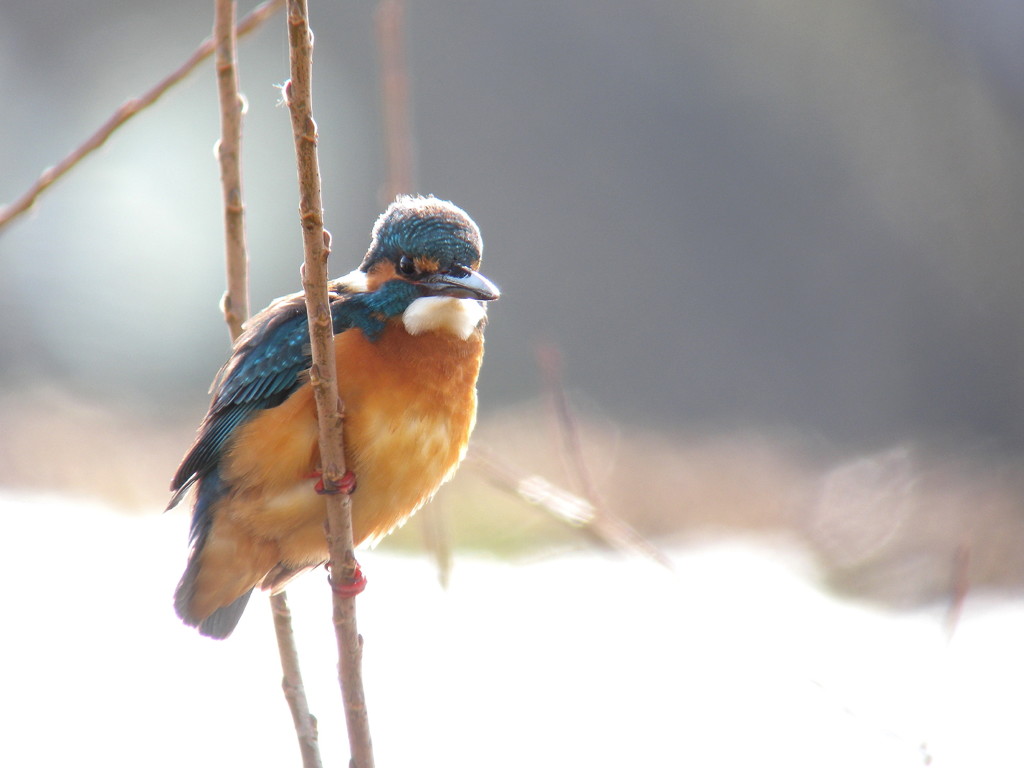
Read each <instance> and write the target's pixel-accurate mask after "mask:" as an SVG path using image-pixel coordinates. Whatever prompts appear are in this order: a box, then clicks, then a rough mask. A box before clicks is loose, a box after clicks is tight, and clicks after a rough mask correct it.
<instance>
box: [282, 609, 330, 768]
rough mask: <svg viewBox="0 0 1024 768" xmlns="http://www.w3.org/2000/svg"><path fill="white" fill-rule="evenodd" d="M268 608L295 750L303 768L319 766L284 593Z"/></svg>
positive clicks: (317, 752) (318, 745) (316, 744)
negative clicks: (274, 634) (295, 741)
mask: <svg viewBox="0 0 1024 768" xmlns="http://www.w3.org/2000/svg"><path fill="white" fill-rule="evenodd" d="M270 607H271V609H272V610H273V612H274V631H275V632H276V633H277V650H278V652H279V653H280V656H281V671H282V673H283V678H282V680H281V687H282V689H284V697H285V699H286V700H287V702H288V709H290V710H291V713H292V722H293V723H294V724H295V734H296V736H298V739H299V750H300V751H301V752H302V766H303V768H320V766H321V765H322V763H321V761H320V744H319V741H318V736H317V730H316V718H315V717H313V715H312V714H310V711H309V703H308V702H307V701H306V688H305V686H303V684H302V671H301V670H300V669H299V654H298V651H297V650H296V648H295V635H294V633H293V632H292V612H291V611H290V610H289V609H288V599H287V597H285V593H284V592H283V591H282V592H278V593H277V594H276V595H274V596H273V597H271V598H270Z"/></svg>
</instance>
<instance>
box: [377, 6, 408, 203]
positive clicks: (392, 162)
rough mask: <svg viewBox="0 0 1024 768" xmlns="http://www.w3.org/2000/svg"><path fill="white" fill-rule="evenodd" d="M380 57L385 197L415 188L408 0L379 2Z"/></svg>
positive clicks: (378, 57)
mask: <svg viewBox="0 0 1024 768" xmlns="http://www.w3.org/2000/svg"><path fill="white" fill-rule="evenodd" d="M376 25H377V60H378V68H379V71H380V90H381V111H382V123H383V127H384V152H385V155H386V158H387V171H388V176H387V179H386V181H385V184H384V200H385V202H390V201H391V200H394V199H395V197H396V196H397V195H401V194H408V193H410V192H413V191H414V189H415V184H416V181H415V171H414V170H413V142H412V128H411V122H410V120H409V71H408V68H407V67H406V63H405V29H404V26H405V3H404V2H403V0H380V2H378V3H377V12H376Z"/></svg>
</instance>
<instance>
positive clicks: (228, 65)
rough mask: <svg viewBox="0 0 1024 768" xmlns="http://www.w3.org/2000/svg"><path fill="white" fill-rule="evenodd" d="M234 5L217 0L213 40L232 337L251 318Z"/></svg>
mask: <svg viewBox="0 0 1024 768" xmlns="http://www.w3.org/2000/svg"><path fill="white" fill-rule="evenodd" d="M235 6H236V3H235V2H234V0H215V2H214V16H213V38H214V40H215V41H216V46H217V49H216V50H217V56H216V63H217V93H218V95H219V97H220V141H219V142H217V159H218V160H219V161H220V181H221V189H222V190H223V193H224V244H225V263H226V265H227V291H226V292H225V293H224V302H223V305H224V320H225V321H226V322H227V324H228V328H230V329H231V337H232V338H233V339H234V338H237V337H238V336H239V335H240V334H241V333H242V323H244V322H245V320H246V319H247V318H248V317H249V258H248V254H247V253H246V248H245V209H244V207H243V204H242V164H241V152H242V97H241V95H240V94H239V92H238V71H237V69H236V67H235V59H236V53H235V43H236V38H235Z"/></svg>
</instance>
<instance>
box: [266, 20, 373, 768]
mask: <svg viewBox="0 0 1024 768" xmlns="http://www.w3.org/2000/svg"><path fill="white" fill-rule="evenodd" d="M288 48H289V58H290V63H291V79H290V80H289V81H288V82H287V83H286V84H285V88H284V96H285V101H286V102H287V104H288V108H289V112H290V114H291V119H292V132H293V134H294V136H295V156H296V160H297V164H298V174H299V218H300V222H301V224H302V240H303V250H304V253H305V260H304V262H303V270H302V287H303V290H304V291H305V293H306V311H307V314H308V317H309V336H310V345H311V352H312V359H313V364H312V366H311V367H310V371H309V375H310V385H311V386H312V388H313V395H314V397H315V399H316V409H317V419H318V422H319V430H320V460H321V471H322V473H323V482H324V486H325V487H326V488H330V487H338V486H339V485H340V484H341V480H342V478H343V476H344V475H345V452H344V442H343V441H344V434H343V416H342V414H343V412H344V406H343V405H342V403H341V402H340V400H339V398H338V387H337V381H336V380H335V371H336V368H335V363H334V339H333V329H332V322H331V310H330V305H329V304H328V296H327V257H328V255H329V253H330V236H329V235H328V234H327V232H326V231H325V230H324V225H323V203H322V201H321V197H320V169H319V164H318V161H317V149H316V144H317V134H316V123H314V122H313V106H312V104H313V97H312V69H313V36H312V32H311V31H310V28H309V10H308V8H307V6H306V0H288ZM326 499H327V543H328V547H329V549H330V555H331V577H332V579H333V580H334V581H335V583H338V581H339V580H341V581H342V582H344V581H349V582H351V581H353V580H354V578H355V575H356V573H357V568H358V566H357V564H356V560H355V554H354V552H353V550H354V545H353V538H352V500H351V498H350V497H349V495H348V494H347V493H338V494H329V495H327V496H326ZM333 596H334V627H335V631H336V634H337V637H338V658H339V663H338V673H339V681H340V683H341V691H342V698H343V700H344V704H345V721H346V725H347V726H348V737H349V747H350V750H351V763H350V764H351V765H352V766H354V768H373V764H374V761H373V748H372V745H371V743H370V726H369V718H368V717H367V713H366V698H365V695H364V693H363V681H362V638H361V637H360V636H359V632H358V629H357V626H356V613H355V598H353V597H345V596H342V595H341V594H340V593H339V592H338V591H337V590H334V591H333Z"/></svg>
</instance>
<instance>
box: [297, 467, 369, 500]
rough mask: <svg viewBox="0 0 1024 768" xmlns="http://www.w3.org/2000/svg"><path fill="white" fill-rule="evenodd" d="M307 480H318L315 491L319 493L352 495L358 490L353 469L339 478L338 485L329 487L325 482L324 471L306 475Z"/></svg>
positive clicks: (314, 487)
mask: <svg viewBox="0 0 1024 768" xmlns="http://www.w3.org/2000/svg"><path fill="white" fill-rule="evenodd" d="M304 477H306V478H307V479H310V480H312V479H313V478H314V477H315V478H316V485H314V486H313V490H314V491H316V492H317V493H319V494H321V495H323V494H331V493H347V494H352V493H353V492H355V490H356V476H355V473H354V472H352V470H351V469H349V470H347V471H346V472H345V474H344V475H342V476H341V478H339V480H338V483H337V485H329V484H327V483H325V482H324V473H323V472H322V471H319V470H318V471H316V472H310V473H309V474H308V475H304Z"/></svg>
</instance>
